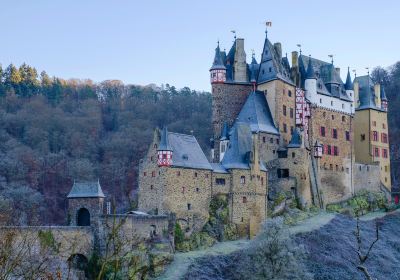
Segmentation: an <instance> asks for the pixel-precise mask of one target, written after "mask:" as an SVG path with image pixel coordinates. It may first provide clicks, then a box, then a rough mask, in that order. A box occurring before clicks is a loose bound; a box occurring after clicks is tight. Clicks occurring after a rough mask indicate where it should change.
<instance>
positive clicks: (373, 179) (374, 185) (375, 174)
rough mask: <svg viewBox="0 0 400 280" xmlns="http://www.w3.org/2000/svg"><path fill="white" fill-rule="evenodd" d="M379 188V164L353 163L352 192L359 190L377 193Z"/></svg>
mask: <svg viewBox="0 0 400 280" xmlns="http://www.w3.org/2000/svg"><path fill="white" fill-rule="evenodd" d="M380 186H381V180H380V167H379V164H363V163H355V165H354V191H355V193H358V192H359V191H361V190H369V191H375V192H379V191H380Z"/></svg>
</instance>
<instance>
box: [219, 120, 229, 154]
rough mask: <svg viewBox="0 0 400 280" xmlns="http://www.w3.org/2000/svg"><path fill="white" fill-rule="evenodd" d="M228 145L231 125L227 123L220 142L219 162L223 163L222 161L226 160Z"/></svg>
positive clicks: (223, 128)
mask: <svg viewBox="0 0 400 280" xmlns="http://www.w3.org/2000/svg"><path fill="white" fill-rule="evenodd" d="M228 144H229V125H228V123H227V122H224V126H223V127H222V131H221V138H220V142H219V161H222V159H223V158H224V155H225V152H226V150H227V149H228Z"/></svg>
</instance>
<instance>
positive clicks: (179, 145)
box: [168, 132, 212, 170]
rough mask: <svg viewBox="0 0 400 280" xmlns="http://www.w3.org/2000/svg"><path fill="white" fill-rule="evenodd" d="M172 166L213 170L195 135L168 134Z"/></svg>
mask: <svg viewBox="0 0 400 280" xmlns="http://www.w3.org/2000/svg"><path fill="white" fill-rule="evenodd" d="M168 140H169V143H170V145H171V148H172V151H173V155H172V166H176V167H184V168H198V169H209V170H211V169H212V167H211V164H210V163H209V162H208V160H207V157H206V155H205V154H204V152H203V150H202V149H201V147H200V145H199V143H198V142H197V140H196V138H195V137H194V136H193V135H187V134H180V133H173V132H168Z"/></svg>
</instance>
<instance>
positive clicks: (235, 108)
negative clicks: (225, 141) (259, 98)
mask: <svg viewBox="0 0 400 280" xmlns="http://www.w3.org/2000/svg"><path fill="white" fill-rule="evenodd" d="M251 91H252V86H251V84H248V83H243V84H235V83H224V84H213V85H212V126H213V135H214V149H215V158H214V162H219V138H220V136H221V129H222V127H223V124H224V122H227V123H228V124H229V126H230V127H231V126H232V125H233V123H234V121H235V119H236V118H237V116H238V115H239V112H240V110H241V109H242V107H243V105H244V103H245V102H246V99H247V96H248V95H249V93H250V92H251Z"/></svg>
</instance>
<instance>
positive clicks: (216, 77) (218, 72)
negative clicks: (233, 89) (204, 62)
mask: <svg viewBox="0 0 400 280" xmlns="http://www.w3.org/2000/svg"><path fill="white" fill-rule="evenodd" d="M210 81H211V84H214V83H224V82H225V81H226V67H225V65H224V63H223V61H222V57H221V51H220V49H219V42H218V45H217V48H216V49H215V57H214V62H213V64H212V66H211V68H210Z"/></svg>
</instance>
